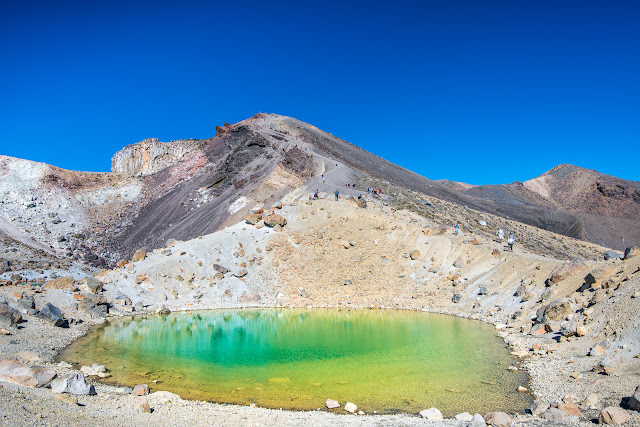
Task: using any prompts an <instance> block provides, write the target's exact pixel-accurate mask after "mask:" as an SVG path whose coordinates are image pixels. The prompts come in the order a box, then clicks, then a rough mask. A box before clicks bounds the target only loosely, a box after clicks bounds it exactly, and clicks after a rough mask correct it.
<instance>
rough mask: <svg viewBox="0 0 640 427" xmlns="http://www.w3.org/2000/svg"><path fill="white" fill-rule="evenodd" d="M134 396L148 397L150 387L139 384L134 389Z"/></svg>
mask: <svg viewBox="0 0 640 427" xmlns="http://www.w3.org/2000/svg"><path fill="white" fill-rule="evenodd" d="M132 394H133V395H134V396H146V395H147V394H149V386H148V385H146V384H138V385H137V386H135V387H134V388H133V392H132Z"/></svg>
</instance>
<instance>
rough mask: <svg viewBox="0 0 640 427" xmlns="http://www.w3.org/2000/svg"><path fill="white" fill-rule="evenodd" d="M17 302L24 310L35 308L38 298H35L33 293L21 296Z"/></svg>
mask: <svg viewBox="0 0 640 427" xmlns="http://www.w3.org/2000/svg"><path fill="white" fill-rule="evenodd" d="M16 304H17V305H18V307H20V308H21V309H22V310H32V309H34V308H36V300H35V299H34V298H33V296H32V295H29V296H23V297H21V298H20V299H19V300H18V301H17V302H16Z"/></svg>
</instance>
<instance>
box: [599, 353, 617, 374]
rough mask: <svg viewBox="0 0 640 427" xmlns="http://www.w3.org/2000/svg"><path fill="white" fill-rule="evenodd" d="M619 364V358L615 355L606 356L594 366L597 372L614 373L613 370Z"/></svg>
mask: <svg viewBox="0 0 640 427" xmlns="http://www.w3.org/2000/svg"><path fill="white" fill-rule="evenodd" d="M617 366H618V360H617V359H615V358H614V357H605V358H604V359H602V360H601V361H600V363H598V365H596V367H594V368H593V370H594V371H596V372H604V373H605V374H607V375H611V374H613V371H614V370H615V369H616V367H617Z"/></svg>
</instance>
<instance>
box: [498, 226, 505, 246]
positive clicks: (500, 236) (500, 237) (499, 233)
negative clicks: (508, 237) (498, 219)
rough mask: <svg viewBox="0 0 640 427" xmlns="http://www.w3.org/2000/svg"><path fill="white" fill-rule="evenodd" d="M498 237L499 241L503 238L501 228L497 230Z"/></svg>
mask: <svg viewBox="0 0 640 427" xmlns="http://www.w3.org/2000/svg"><path fill="white" fill-rule="evenodd" d="M498 239H499V240H500V243H502V241H503V240H504V230H503V229H502V228H501V229H500V230H498Z"/></svg>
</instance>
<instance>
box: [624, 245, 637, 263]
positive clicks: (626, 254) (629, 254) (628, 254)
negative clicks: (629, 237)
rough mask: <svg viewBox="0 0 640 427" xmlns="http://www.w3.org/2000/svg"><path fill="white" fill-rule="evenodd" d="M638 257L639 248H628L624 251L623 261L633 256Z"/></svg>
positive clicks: (635, 246) (634, 246)
mask: <svg viewBox="0 0 640 427" xmlns="http://www.w3.org/2000/svg"><path fill="white" fill-rule="evenodd" d="M638 255H640V246H638V245H633V246H629V247H628V248H627V249H625V250H624V259H625V260H627V259H630V258H633V257H634V256H638Z"/></svg>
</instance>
